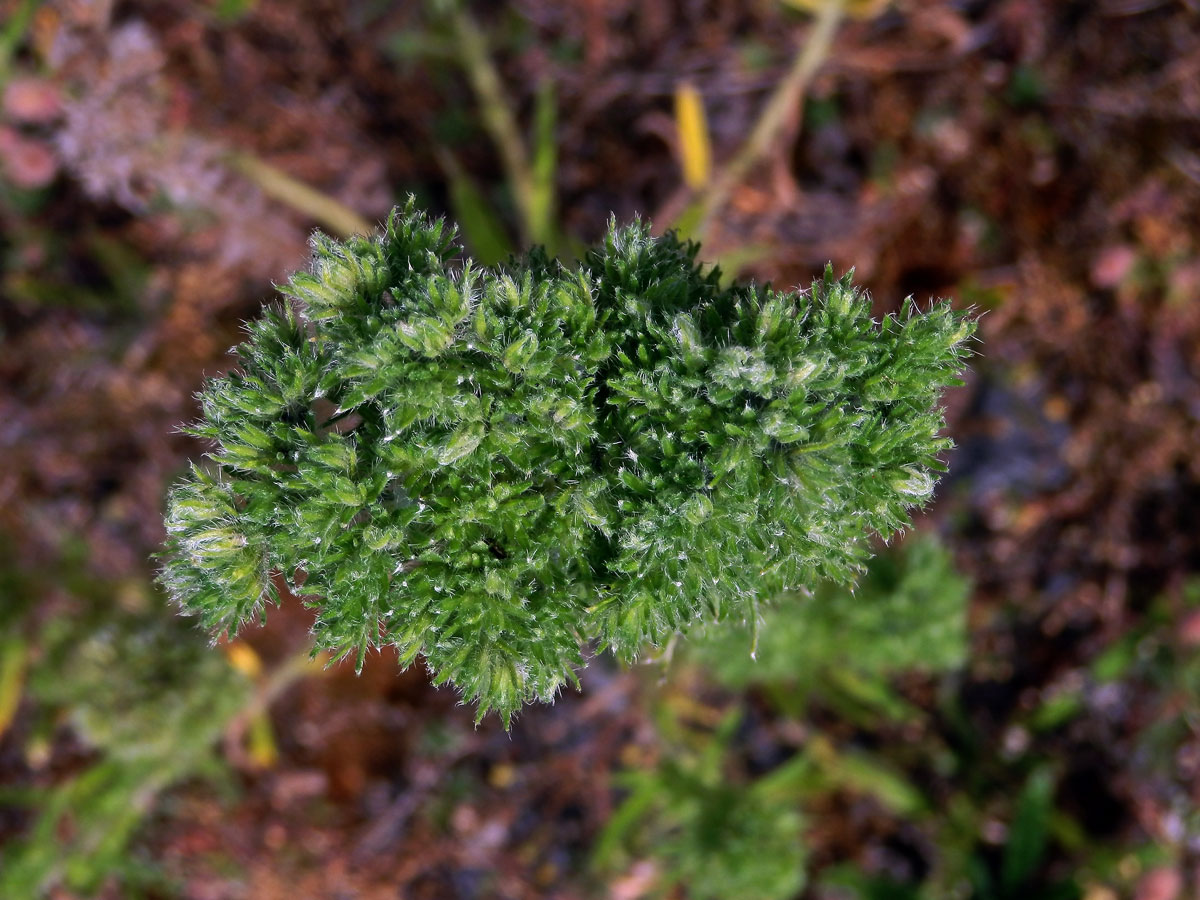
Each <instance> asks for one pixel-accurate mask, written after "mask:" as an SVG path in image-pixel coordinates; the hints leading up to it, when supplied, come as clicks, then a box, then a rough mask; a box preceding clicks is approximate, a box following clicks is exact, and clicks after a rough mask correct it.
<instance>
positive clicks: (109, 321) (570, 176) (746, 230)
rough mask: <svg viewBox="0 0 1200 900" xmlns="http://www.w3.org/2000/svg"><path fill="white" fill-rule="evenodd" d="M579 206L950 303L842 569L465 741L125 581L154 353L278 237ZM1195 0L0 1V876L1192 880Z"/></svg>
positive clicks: (328, 884) (447, 724) (290, 610)
mask: <svg viewBox="0 0 1200 900" xmlns="http://www.w3.org/2000/svg"><path fill="white" fill-rule="evenodd" d="M409 194H413V195H415V196H416V198H417V201H418V203H419V204H420V205H422V206H423V207H425V208H426V209H428V210H430V211H431V212H432V213H434V214H438V215H441V214H445V215H447V216H448V217H450V218H451V219H453V220H454V221H457V222H459V223H460V224H461V226H462V234H463V238H464V240H465V243H466V245H467V247H468V249H469V251H470V253H471V254H472V255H473V256H474V257H475V258H476V259H478V260H480V261H482V262H494V261H496V260H499V259H503V258H504V257H505V256H506V255H507V254H508V253H509V252H511V251H513V250H517V249H521V248H524V247H526V246H528V245H529V244H530V243H535V242H536V243H541V244H545V245H546V246H547V247H549V248H550V249H551V251H552V252H555V253H557V254H559V255H561V256H562V257H564V258H570V257H572V256H574V255H576V254H577V253H578V252H579V249H580V247H582V246H585V245H586V243H587V242H588V241H590V240H593V239H595V238H596V237H597V236H598V235H600V234H601V233H602V232H603V230H604V228H605V226H606V224H607V220H608V218H609V216H610V214H615V215H616V217H617V218H618V219H620V220H627V219H629V218H630V217H632V216H633V215H634V214H637V213H640V214H642V215H644V216H649V217H650V218H651V219H652V220H653V221H654V223H655V225H656V228H657V229H658V230H664V229H666V228H668V227H675V228H678V229H680V230H681V231H684V232H685V233H687V234H689V235H691V236H694V237H697V238H700V239H702V240H703V247H704V249H703V252H702V257H703V258H704V259H706V260H709V261H713V262H719V263H720V264H721V266H722V268H723V269H724V271H725V272H726V273H727V274H730V275H738V276H742V277H750V278H755V279H757V280H759V281H760V282H761V281H766V280H769V281H771V282H772V283H774V284H775V285H777V286H786V287H791V286H794V285H800V286H806V285H807V284H808V283H809V281H810V280H811V279H812V278H813V277H814V276H816V275H817V274H818V273H819V271H820V270H821V268H822V267H823V266H824V265H825V263H826V262H827V261H832V263H833V265H834V267H835V268H836V269H837V270H838V271H842V270H845V269H848V268H850V267H855V268H856V273H857V275H856V278H857V280H858V281H859V282H860V283H861V284H863V285H864V286H866V287H867V288H868V289H869V290H870V291H871V293H872V296H873V297H874V300H875V307H876V312H877V313H878V314H883V313H886V312H888V311H890V310H893V309H895V308H897V307H898V304H899V302H900V300H901V299H902V298H903V297H904V296H905V295H908V294H913V295H915V296H916V297H917V298H918V299H919V300H921V301H923V302H924V301H927V300H928V299H929V298H931V297H953V298H954V302H955V303H956V304H957V305H960V306H963V307H967V306H974V307H975V308H976V309H977V310H979V311H981V312H982V313H983V318H982V324H981V329H980V337H981V340H982V343H981V345H980V353H981V355H980V356H979V357H977V358H976V360H975V361H974V364H973V366H972V370H971V372H970V373H969V374H968V376H967V383H966V385H965V386H963V387H960V388H956V389H954V390H952V391H951V392H950V393H949V394H948V395H947V397H946V403H947V406H948V410H949V425H948V432H949V433H950V434H951V435H952V436H953V437H954V438H955V440H956V442H957V444H958V446H957V448H956V449H955V450H954V451H952V452H951V453H950V454H949V456H948V462H949V466H950V474H949V476H948V477H946V478H945V479H944V480H943V481H942V483H941V485H940V487H939V489H938V495H937V499H936V502H935V503H934V505H933V506H932V507H931V509H930V510H929V512H928V513H927V514H926V515H923V516H922V517H920V518H919V519H918V521H917V522H916V526H915V528H914V529H913V531H912V532H911V533H910V534H909V535H908V536H906V537H905V538H904V539H903V540H899V541H895V542H893V543H892V545H891V546H889V547H883V546H882V545H881V546H880V555H879V556H878V557H877V560H876V562H874V563H873V564H872V566H871V569H870V571H869V572H868V573H867V575H866V577H865V578H864V581H863V583H862V584H861V585H860V586H859V588H858V590H857V592H856V594H855V595H854V596H850V595H849V594H848V593H846V592H844V591H839V590H837V589H835V588H832V587H826V586H821V587H818V588H817V589H816V590H815V593H814V596H813V598H812V599H811V601H809V602H806V603H803V604H796V603H793V604H789V605H785V606H782V607H780V608H779V609H777V610H774V611H771V612H769V613H767V615H766V620H765V621H764V623H763V624H762V626H761V627H760V628H759V633H758V654H757V655H758V661H757V662H753V661H752V660H751V658H750V647H751V644H752V641H753V640H754V638H753V636H752V635H751V634H750V631H749V630H747V629H743V630H740V631H739V629H737V628H734V627H730V628H725V629H721V630H718V631H714V632H713V633H711V634H708V635H703V634H701V635H692V636H690V637H689V638H688V639H687V640H684V641H681V642H679V643H678V645H677V646H675V647H674V648H673V652H672V653H670V654H668V656H669V658H658V659H656V661H653V662H652V663H651V664H649V665H644V666H638V667H637V668H636V669H635V670H633V671H628V670H622V669H621V668H620V667H618V666H616V665H615V664H614V663H612V661H611V660H608V659H606V658H598V659H596V660H595V661H593V663H592V665H591V666H590V667H589V668H588V669H587V671H586V673H585V674H584V677H583V690H582V691H581V692H579V693H574V692H572V693H568V694H566V695H564V696H562V697H561V698H560V699H559V700H558V702H557V703H555V704H554V705H552V706H541V707H532V708H529V709H527V710H526V711H525V713H524V714H523V715H522V716H521V718H520V719H519V720H518V721H517V722H516V724H515V725H514V727H513V729H512V732H511V733H505V731H504V730H503V728H502V726H501V724H500V722H499V721H498V720H496V718H495V717H489V718H488V719H486V720H485V721H484V722H483V723H482V724H481V725H480V726H479V727H474V726H473V724H472V718H473V711H472V710H470V709H465V708H462V707H459V706H458V705H457V703H456V697H455V696H454V695H453V694H452V693H451V692H449V691H447V690H436V689H434V688H432V687H430V685H429V683H428V680H427V677H426V676H425V674H424V672H422V671H421V670H420V669H416V670H410V671H407V672H403V673H400V672H399V671H398V669H397V665H396V661H395V659H394V657H393V656H389V654H387V653H382V654H372V655H371V656H370V657H369V659H368V664H367V668H366V670H365V671H364V673H363V675H362V676H361V677H355V676H354V674H353V671H352V670H349V669H347V668H345V667H343V666H335V667H331V668H328V669H323V668H322V667H321V665H320V664H319V661H318V662H317V663H315V664H314V663H312V662H310V661H309V660H308V652H307V629H308V621H309V620H308V615H309V614H308V613H307V612H306V610H305V609H304V608H303V607H302V606H301V605H300V604H299V603H298V602H293V603H290V604H285V605H284V606H282V607H281V608H279V609H277V610H275V609H273V610H271V612H270V614H269V617H268V621H267V623H266V624H265V625H264V626H262V627H259V628H255V629H250V630H248V631H246V632H245V633H244V634H243V635H241V636H240V637H239V638H238V640H236V641H229V640H227V639H221V640H219V641H218V642H217V644H216V645H215V646H213V645H212V643H211V638H210V636H208V635H204V634H201V633H199V632H198V631H197V630H196V628H195V626H194V625H193V624H192V623H191V622H189V621H187V620H183V619H180V618H178V617H177V616H176V615H175V614H174V611H173V609H171V608H170V607H169V606H168V604H167V603H166V602H165V601H164V599H163V597H162V596H161V595H160V594H159V593H158V592H157V591H156V589H155V588H154V586H153V582H152V578H153V572H154V562H153V559H152V554H154V553H155V552H156V550H157V548H158V547H159V545H160V542H161V540H162V537H163V530H162V524H161V516H162V507H163V497H164V490H165V486H166V485H167V484H168V483H169V482H170V480H171V479H172V478H173V477H175V476H176V475H178V474H179V473H180V472H181V471H183V470H184V469H185V467H186V465H187V462H188V460H189V459H191V458H198V457H199V456H200V455H201V454H202V453H203V452H204V449H205V448H204V447H202V446H200V445H199V444H198V442H195V441H192V440H190V439H187V438H183V437H181V436H180V435H178V434H177V433H176V431H175V428H176V426H177V425H178V424H179V423H181V422H184V421H187V420H190V419H192V418H193V417H194V416H195V415H196V413H197V409H196V406H195V403H194V399H193V393H194V392H195V391H196V390H197V389H198V388H199V387H200V385H201V382H202V379H203V377H204V376H205V375H212V374H215V373H219V372H221V371H223V370H224V369H226V368H228V367H229V365H231V360H230V357H229V356H228V355H227V350H228V348H229V347H230V346H231V345H233V344H234V343H236V342H237V341H238V340H239V335H240V328H241V323H242V322H243V321H245V320H246V319H248V318H251V317H253V316H254V315H256V313H257V311H258V309H259V307H260V305H261V304H262V303H263V302H265V301H266V300H268V299H270V298H271V296H272V283H273V282H279V281H281V280H282V279H283V278H285V277H286V275H287V274H288V273H289V272H290V271H292V270H294V269H296V268H298V267H301V266H302V265H304V263H305V261H306V258H307V247H306V240H307V237H308V235H309V233H310V231H311V230H312V229H314V228H321V229H322V230H324V231H326V232H328V233H331V234H347V233H351V232H355V231H359V230H364V229H368V228H370V227H372V226H373V224H374V223H376V222H378V221H379V220H380V219H381V217H383V216H384V215H385V214H386V212H387V211H388V209H389V208H390V207H391V205H392V204H393V203H396V202H397V201H403V199H404V198H405V197H406V196H407V195H409ZM1198 245H1200V3H1197V2H1196V0H892V2H889V0H832V2H825V0H640V2H637V0H513V2H509V3H499V2H492V3H485V2H482V0H479V2H469V3H468V2H458V3H456V2H452V0H440V2H425V3H421V2H410V3H389V2H385V0H303V2H296V0H193V2H187V0H127V2H114V0H109V2H105V0H91V2H89V0H60V2H39V0H0V897H3V898H6V900H24V898H36V897H42V896H49V897H56V898H66V897H87V896H99V897H105V898H125V897H147V898H176V897H178V898H197V900H225V898H230V900H233V898H256V900H257V898H268V900H269V898H284V897H286V898H290V900H298V898H382V897H389V898H395V897H401V898H418V900H419V898H541V897H553V898H581V900H583V898H615V900H633V898H639V897H647V898H655V897H659V898H675V900H684V898H689V900H692V898H716V900H743V898H745V900H758V898H762V900H771V898H778V900H789V898H799V897H803V898H809V900H910V898H931V900H940V898H963V900H967V898H979V900H1011V898H1018V897H1019V898H1021V900H1050V898H1054V900H1058V898H1063V900H1070V898H1080V900H1123V898H1132V900H1176V898H1178V900H1183V898H1186V897H1194V896H1197V895H1198V894H1200V809H1198V807H1197V799H1198V795H1200V782H1198V777H1200V732H1198V729H1200V707H1198V706H1197V700H1198V693H1200V577H1198V575H1200V453H1197V448H1198V447H1200V440H1198V435H1197V431H1198V427H1197V420H1198V418H1200V386H1198V384H1197V375H1198V374H1200V344H1198V337H1200V302H1198V300H1200V246H1198Z"/></svg>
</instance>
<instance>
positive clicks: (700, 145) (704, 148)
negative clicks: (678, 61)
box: [675, 81, 712, 191]
mask: <svg viewBox="0 0 1200 900" xmlns="http://www.w3.org/2000/svg"><path fill="white" fill-rule="evenodd" d="M675 127H676V128H677V129H678V133H679V156H680V164H681V165H682V167H683V180H684V182H685V183H686V184H687V186H688V187H690V188H691V189H692V190H697V191H698V190H701V189H702V188H705V187H707V186H708V182H709V179H710V178H711V177H712V141H711V139H710V138H709V134H708V120H707V119H706V118H705V116H704V98H703V97H701V96H700V92H699V91H698V90H696V88H695V86H694V85H693V84H691V83H690V82H687V81H684V82H681V83H680V84H679V86H678V87H676V88H675Z"/></svg>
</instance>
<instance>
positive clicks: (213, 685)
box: [0, 560, 252, 898]
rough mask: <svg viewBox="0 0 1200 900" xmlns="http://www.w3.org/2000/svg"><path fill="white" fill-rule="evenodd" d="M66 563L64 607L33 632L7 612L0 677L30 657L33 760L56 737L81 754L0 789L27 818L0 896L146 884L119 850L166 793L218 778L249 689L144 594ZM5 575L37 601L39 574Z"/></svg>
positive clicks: (28, 728)
mask: <svg viewBox="0 0 1200 900" xmlns="http://www.w3.org/2000/svg"><path fill="white" fill-rule="evenodd" d="M67 565H68V566H69V569H67V571H74V573H75V574H74V575H68V576H67V579H66V580H67V581H68V582H71V581H79V582H80V587H81V588H83V589H82V590H81V591H80V592H79V593H77V594H76V595H75V596H74V597H73V599H74V601H75V605H74V607H73V609H72V612H71V613H70V614H62V615H56V616H53V617H51V618H49V619H48V620H46V621H45V622H44V623H43V624H42V625H40V626H36V625H35V624H34V622H33V621H32V617H29V616H17V615H13V616H6V617H5V619H4V621H3V623H0V624H2V625H3V631H2V632H0V633H2V634H3V635H4V637H3V640H2V641H0V647H2V648H3V653H4V656H3V658H0V671H6V670H9V667H8V666H6V662H7V661H9V660H13V659H17V658H20V659H23V660H26V661H27V665H26V666H24V667H22V668H23V675H24V678H23V693H24V700H23V706H24V709H25V713H24V715H25V716H26V717H27V721H26V724H25V725H24V726H23V733H24V734H25V745H26V753H27V755H28V756H30V758H31V759H34V760H36V758H38V757H42V756H46V755H47V754H49V753H50V750H51V746H52V745H53V744H54V743H55V742H56V741H61V740H62V739H63V738H64V736H65V735H67V734H70V735H73V737H74V739H76V740H78V741H80V742H82V744H83V746H84V747H85V748H86V756H85V757H84V761H83V762H82V764H81V765H79V766H77V767H75V768H73V769H72V771H71V772H70V774H67V775H66V777H55V778H53V779H50V780H49V781H48V782H47V783H45V784H44V785H43V786H38V787H32V786H31V787H24V788H20V789H7V790H4V791H0V806H7V807H16V808H24V809H26V810H28V814H29V815H30V817H31V818H30V823H29V826H28V828H27V829H26V831H25V833H24V834H23V835H22V836H21V837H19V838H18V839H17V840H15V841H13V842H11V843H10V844H9V845H8V846H6V847H4V848H3V851H2V853H0V897H13V898H26V897H28V898H34V897H40V896H44V895H46V894H47V893H49V892H50V891H51V890H53V889H55V888H59V887H61V888H66V889H68V890H71V891H75V892H79V893H83V894H90V893H92V892H94V891H96V890H98V889H99V888H100V887H102V886H103V885H105V884H111V883H112V882H113V880H114V879H115V881H116V882H117V883H120V884H122V885H124V886H125V887H124V890H127V891H132V890H133V889H134V885H136V884H142V883H145V882H146V881H147V880H148V879H149V880H150V881H154V880H155V878H156V876H155V874H154V867H153V866H151V865H149V864H148V863H147V862H146V861H144V860H142V859H140V858H139V857H138V856H137V855H136V854H132V853H131V852H130V842H131V841H132V839H133V838H134V836H135V835H136V833H137V831H138V829H139V827H140V826H141V825H142V823H143V822H144V821H145V819H146V817H147V816H149V815H150V814H151V813H153V811H154V810H155V808H156V804H157V802H158V799H159V796H160V794H161V793H162V792H163V791H164V790H166V789H168V788H170V787H172V786H173V785H176V784H178V783H179V782H181V781H184V780H187V779H191V778H197V777H206V778H211V777H220V776H221V775H222V772H223V767H222V764H221V762H220V758H219V756H218V754H217V752H216V749H217V744H218V740H219V738H220V736H221V734H222V732H223V730H224V729H225V728H226V726H227V725H228V724H229V722H230V721H231V720H232V719H233V717H234V716H235V715H236V714H237V713H238V711H239V710H241V709H242V708H244V707H245V705H246V704H247V702H248V700H249V697H250V695H251V689H252V685H251V682H250V681H249V680H248V679H247V678H246V677H245V676H243V675H241V674H239V673H238V672H236V671H235V670H234V669H233V668H232V667H231V666H230V665H229V663H228V661H227V660H226V658H225V657H224V656H223V655H222V654H220V653H215V652H214V651H213V650H212V648H211V647H210V646H208V644H207V642H206V641H205V640H204V638H203V637H202V636H201V635H200V634H199V633H198V632H197V631H196V629H195V628H194V627H192V626H191V625H190V623H187V622H186V621H184V620H182V619H180V618H179V617H178V616H176V615H175V613H174V611H173V610H171V609H169V608H168V607H167V606H166V605H165V604H164V603H163V601H162V598H161V597H160V596H159V595H157V594H154V593H152V592H151V591H150V589H149V587H148V586H146V585H141V584H137V583H132V582H130V583H111V582H103V581H97V582H90V583H88V584H86V585H85V584H83V583H84V582H86V581H87V579H86V576H84V575H83V573H82V567H81V566H79V567H78V568H76V567H77V566H78V565H79V561H78V560H75V561H73V562H69V563H67ZM10 579H11V580H10V586H13V587H16V586H17V585H20V586H21V588H23V590H21V591H20V593H19V594H18V596H22V595H23V596H25V597H32V596H36V594H32V593H30V592H31V591H33V590H35V587H36V584H37V580H35V579H28V578H20V577H14V576H11V575H10ZM13 599H14V600H16V599H18V597H13ZM31 605H32V604H20V603H14V605H13V607H10V610H12V609H19V608H20V607H21V606H25V607H26V608H28V607H29V606H31Z"/></svg>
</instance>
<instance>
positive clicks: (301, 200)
mask: <svg viewBox="0 0 1200 900" xmlns="http://www.w3.org/2000/svg"><path fill="white" fill-rule="evenodd" d="M228 164H229V167H230V168H231V169H233V170H234V171H236V172H238V173H240V174H242V175H244V176H245V177H246V178H248V179H250V181H252V182H254V184H256V185H258V187H259V189H260V190H261V191H262V192H263V193H264V194H266V195H267V196H268V197H271V198H272V199H275V200H278V201H279V202H280V203H284V204H286V205H287V206H290V207H291V208H292V209H294V210H296V211H297V212H301V213H303V214H304V215H306V216H309V217H310V218H311V219H312V220H313V221H315V222H317V223H318V224H320V225H321V226H323V227H325V228H328V229H329V230H330V231H332V232H334V233H335V234H338V235H341V236H342V237H350V236H351V235H354V234H370V233H371V231H372V230H373V226H372V225H371V223H370V222H368V221H367V220H366V219H365V218H363V217H362V216H360V215H359V214H358V213H357V212H355V211H354V210H352V209H351V208H350V207H348V206H346V205H345V204H344V203H341V202H339V201H338V200H335V199H334V198H332V197H330V196H329V195H328V194H323V193H321V192H320V191H318V190H317V189H316V188H314V187H312V186H311V185H307V184H305V183H304V182H302V181H300V180H298V179H296V178H293V177H292V176H291V175H288V174H287V173H286V172H284V171H282V170H281V169H277V168H275V166H272V165H270V164H269V163H266V162H263V161H262V160H261V159H259V158H258V157H255V156H251V155H250V154H248V153H234V154H232V155H230V156H229V158H228Z"/></svg>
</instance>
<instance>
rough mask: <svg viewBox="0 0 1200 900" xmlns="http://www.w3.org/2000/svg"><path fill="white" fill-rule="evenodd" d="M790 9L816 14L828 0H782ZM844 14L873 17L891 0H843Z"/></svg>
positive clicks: (858, 17)
mask: <svg viewBox="0 0 1200 900" xmlns="http://www.w3.org/2000/svg"><path fill="white" fill-rule="evenodd" d="M783 2H784V3H785V4H787V5H788V6H790V7H792V9H799V10H802V11H803V12H807V13H812V14H813V15H816V14H817V13H819V12H820V11H821V8H822V7H824V6H826V5H828V3H829V0H783ZM843 5H844V7H845V11H846V15H848V16H850V17H851V18H853V19H873V18H875V17H876V16H877V15H879V14H880V13H882V12H883V11H884V10H885V9H887V8H888V7H889V6H891V5H892V0H845V3H844V4H843Z"/></svg>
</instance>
